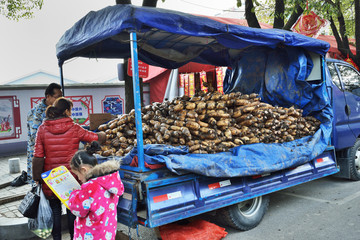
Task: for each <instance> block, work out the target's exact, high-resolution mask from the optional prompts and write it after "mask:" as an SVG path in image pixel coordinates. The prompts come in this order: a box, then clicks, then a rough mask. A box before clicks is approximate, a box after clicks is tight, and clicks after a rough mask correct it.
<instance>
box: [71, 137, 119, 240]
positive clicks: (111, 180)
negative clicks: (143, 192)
mask: <svg viewBox="0 0 360 240" xmlns="http://www.w3.org/2000/svg"><path fill="white" fill-rule="evenodd" d="M99 147H100V146H99V144H98V143H97V142H92V143H91V146H90V147H88V149H87V150H82V151H78V152H77V153H76V154H75V155H74V157H73V158H72V160H71V164H70V165H71V170H72V171H73V172H74V173H75V174H76V175H77V176H78V177H79V179H80V181H81V182H83V184H82V185H81V189H79V190H74V191H73V192H71V194H70V198H69V204H68V205H69V208H70V210H71V212H72V213H73V214H74V215H75V216H76V220H75V223H74V240H78V239H81V240H110V239H115V235H116V229H117V204H118V201H119V197H120V196H121V195H122V194H123V192H124V185H123V183H122V182H121V180H120V175H119V172H118V169H119V166H120V164H119V162H117V161H107V162H104V163H102V164H97V160H96V157H95V156H94V155H93V154H94V153H95V151H96V150H98V149H99Z"/></svg>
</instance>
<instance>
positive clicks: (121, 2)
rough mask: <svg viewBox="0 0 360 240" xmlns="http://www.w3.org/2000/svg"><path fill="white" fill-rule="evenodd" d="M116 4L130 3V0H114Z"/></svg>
mask: <svg viewBox="0 0 360 240" xmlns="http://www.w3.org/2000/svg"><path fill="white" fill-rule="evenodd" d="M116 4H131V0H116Z"/></svg>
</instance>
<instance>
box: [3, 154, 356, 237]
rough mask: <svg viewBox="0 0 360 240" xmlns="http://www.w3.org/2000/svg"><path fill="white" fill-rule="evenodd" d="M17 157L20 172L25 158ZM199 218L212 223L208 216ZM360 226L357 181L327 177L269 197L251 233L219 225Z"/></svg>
mask: <svg viewBox="0 0 360 240" xmlns="http://www.w3.org/2000/svg"><path fill="white" fill-rule="evenodd" d="M19 157H20V158H21V169H22V170H23V169H24V168H25V161H24V159H25V156H19ZM8 171H9V170H8V166H7V159H5V158H0V173H1V174H0V183H4V182H9V181H11V180H12V179H13V178H15V177H16V176H18V175H19V174H8ZM2 185H3V186H2V188H1V191H0V192H1V195H2V196H0V200H6V199H8V198H9V197H14V196H17V195H20V194H24V193H26V191H27V189H26V188H27V186H23V187H18V188H13V187H5V186H4V184H2ZM13 191H15V192H13ZM14 200H15V199H14ZM18 203H19V200H17V201H14V202H9V203H5V202H3V203H2V204H0V220H1V219H4V218H8V220H9V219H12V218H16V217H17V215H16V208H17V204H18ZM15 205H16V207H14V206H15ZM7 212H8V213H7ZM11 212H15V215H14V216H7V215H6V214H11ZM201 217H202V218H204V219H207V220H212V218H209V216H208V215H205V216H204V215H203V216H201ZM359 224H360V181H359V182H354V181H349V180H344V179H339V178H335V177H331V176H330V177H326V178H323V179H319V180H316V181H312V182H309V183H305V184H302V185H299V186H296V187H292V188H289V189H286V190H283V191H280V192H276V193H273V194H271V195H270V206H269V210H268V212H267V213H266V215H265V217H264V219H263V221H262V222H261V223H260V225H259V226H258V227H256V228H255V229H253V230H250V231H246V232H239V231H236V230H234V229H232V228H230V227H226V226H223V225H221V224H218V225H220V226H222V227H225V228H226V231H227V232H228V235H227V236H226V237H225V240H238V239H246V240H258V239H267V240H281V239H284V240H291V239H293V240H302V239H304V240H312V239H314V240H315V239H316V240H322V239H326V240H338V239H343V240H359V239H360V227H359ZM118 230H121V231H123V232H124V233H126V234H128V228H127V227H125V226H123V225H122V224H118ZM130 232H131V237H132V239H145V240H156V239H157V237H156V235H155V233H154V230H153V229H148V228H144V227H141V226H140V227H139V235H140V237H138V236H137V233H136V230H134V229H132V230H131V231H130ZM49 239H51V238H49ZM63 239H64V240H68V239H69V235H68V234H66V233H65V232H64V235H63ZM123 239H129V238H128V237H125V238H123Z"/></svg>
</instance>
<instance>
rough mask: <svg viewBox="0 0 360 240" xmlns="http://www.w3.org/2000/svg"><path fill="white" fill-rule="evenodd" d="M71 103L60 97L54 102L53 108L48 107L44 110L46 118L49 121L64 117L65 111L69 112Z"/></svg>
mask: <svg viewBox="0 0 360 240" xmlns="http://www.w3.org/2000/svg"><path fill="white" fill-rule="evenodd" d="M72 107H73V103H72V101H71V100H70V99H67V98H64V97H60V98H58V99H56V100H55V102H54V104H53V106H48V107H47V108H46V112H45V113H46V117H47V118H50V119H54V118H58V117H66V113H65V111H66V110H69V111H71V108H72Z"/></svg>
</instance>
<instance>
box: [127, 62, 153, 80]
mask: <svg viewBox="0 0 360 240" xmlns="http://www.w3.org/2000/svg"><path fill="white" fill-rule="evenodd" d="M138 67H139V78H147V77H148V76H149V64H146V63H144V62H142V61H140V60H138ZM127 74H128V75H129V76H132V62H131V58H129V59H128V67H127Z"/></svg>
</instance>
